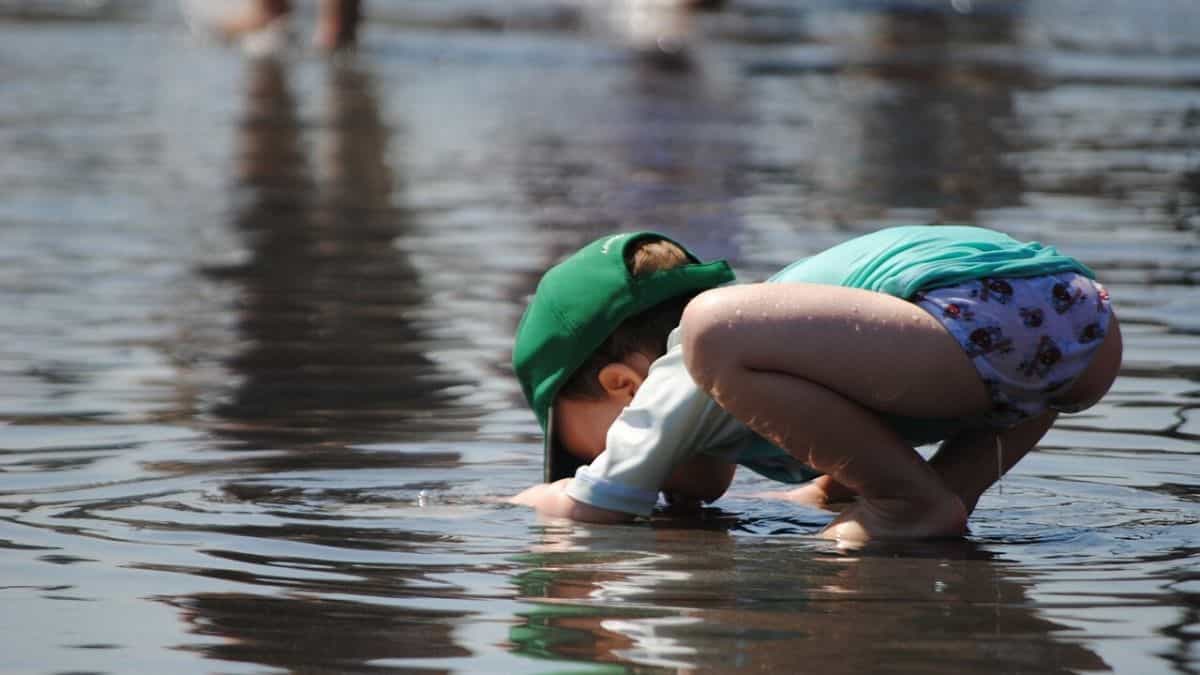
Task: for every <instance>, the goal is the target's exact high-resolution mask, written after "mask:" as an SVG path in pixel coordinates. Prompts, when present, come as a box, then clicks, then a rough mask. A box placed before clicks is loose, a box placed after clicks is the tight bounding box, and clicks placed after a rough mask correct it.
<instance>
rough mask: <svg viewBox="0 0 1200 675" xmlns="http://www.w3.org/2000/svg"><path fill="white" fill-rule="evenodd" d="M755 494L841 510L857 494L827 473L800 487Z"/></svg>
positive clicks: (819, 507) (820, 507)
mask: <svg viewBox="0 0 1200 675" xmlns="http://www.w3.org/2000/svg"><path fill="white" fill-rule="evenodd" d="M754 496H755V497H760V498H763V499H783V500H786V501H789V502H793V503H795V504H803V505H804V506H812V507H814V508H818V509H824V510H826V511H840V510H842V509H843V508H844V507H845V506H846V505H848V504H850V503H851V502H853V500H854V498H855V497H856V496H857V494H856V493H855V492H854V491H853V490H851V489H850V488H848V487H846V486H845V485H842V484H841V483H839V482H837V481H836V480H834V479H833V477H832V476H829V475H825V476H818V477H817V478H814V479H813V480H810V481H809V482H807V483H805V484H804V485H801V486H800V487H798V488H794V489H791V490H774V491H771V492H759V493H756V494H755V495H754Z"/></svg>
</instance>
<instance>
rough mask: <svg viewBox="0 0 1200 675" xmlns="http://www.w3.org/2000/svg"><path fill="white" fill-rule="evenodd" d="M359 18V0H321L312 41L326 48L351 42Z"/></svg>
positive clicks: (355, 33) (355, 32)
mask: <svg viewBox="0 0 1200 675" xmlns="http://www.w3.org/2000/svg"><path fill="white" fill-rule="evenodd" d="M361 18H362V2H361V0H321V6H320V17H319V19H318V21H317V32H316V34H315V35H314V37H313V43H314V44H315V45H316V46H318V47H320V48H322V49H327V50H334V49H339V48H341V47H345V46H347V45H351V44H353V43H354V41H355V39H357V37H358V25H359V22H360V20H361Z"/></svg>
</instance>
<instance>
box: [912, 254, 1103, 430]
mask: <svg viewBox="0 0 1200 675" xmlns="http://www.w3.org/2000/svg"><path fill="white" fill-rule="evenodd" d="M912 302H913V303H915V304H917V305H919V306H920V307H921V308H922V309H924V310H925V311H927V312H929V313H930V314H932V315H933V316H934V317H936V318H937V319H938V320H939V321H941V322H942V325H944V326H945V327H946V330H948V331H950V334H951V335H953V336H954V338H955V339H956V340H958V343H959V344H960V345H962V348H963V350H964V351H966V353H967V356H969V357H970V358H971V361H972V362H973V363H974V364H975V369H976V370H977V371H978V372H979V376H980V377H981V378H982V379H983V383H984V384H985V385H986V386H987V389H988V393H989V395H990V396H991V399H992V409H991V411H989V412H988V413H986V414H985V415H984V417H983V420H981V421H982V422H984V423H985V424H988V425H990V426H993V427H997V428H1009V427H1012V426H1014V425H1016V424H1019V423H1020V422H1022V421H1024V420H1026V419H1029V418H1031V417H1036V416H1038V415H1040V414H1042V413H1043V412H1045V411H1046V410H1047V409H1048V408H1051V407H1054V408H1055V409H1057V410H1062V411H1064V412H1071V411H1069V410H1065V409H1064V408H1062V407H1061V406H1051V405H1050V403H1049V402H1050V401H1051V400H1052V399H1054V397H1055V396H1057V395H1059V394H1062V393H1063V392H1065V391H1066V390H1067V389H1068V388H1069V387H1070V385H1071V383H1072V382H1074V381H1075V379H1076V378H1077V377H1079V375H1081V374H1082V373H1083V371H1084V370H1085V369H1086V368H1087V366H1088V364H1089V363H1091V360H1092V356H1093V355H1094V354H1095V353H1096V350H1097V349H1098V348H1099V347H1100V343H1101V342H1103V338H1104V335H1105V332H1106V331H1107V330H1108V322H1109V318H1110V317H1111V316H1112V312H1111V309H1110V307H1109V300H1108V291H1106V290H1105V289H1104V287H1103V286H1101V285H1100V284H1098V283H1096V282H1095V281H1092V280H1091V279H1088V278H1087V277H1085V276H1083V275H1081V274H1076V273H1074V272H1065V273H1060V274H1050V275H1046V276H1038V277H1022V278H1013V277H993V278H986V279H979V280H975V281H969V282H966V283H963V284H959V285H956V286H946V287H943V288H936V289H932V290H929V291H923V292H921V293H918V294H917V295H916V296H915V297H914V298H913V299H912Z"/></svg>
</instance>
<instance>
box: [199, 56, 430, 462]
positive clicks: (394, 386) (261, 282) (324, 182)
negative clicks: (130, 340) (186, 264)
mask: <svg viewBox="0 0 1200 675" xmlns="http://www.w3.org/2000/svg"><path fill="white" fill-rule="evenodd" d="M247 67H248V68H251V74H250V78H249V81H248V87H247V89H248V90H247V113H246V116H245V119H244V121H243V123H242V125H241V128H240V131H239V141H240V144H241V152H240V155H239V167H238V174H237V176H238V191H239V201H240V202H241V206H240V207H239V209H238V214H237V216H236V221H235V227H236V228H237V229H238V230H239V231H240V232H241V233H242V237H243V239H244V241H245V242H246V246H247V248H248V259H247V260H246V261H245V262H244V263H243V264H241V265H238V266H235V267H231V268H226V269H221V270H214V274H218V275H219V276H221V277H223V278H225V279H228V280H229V281H231V282H234V283H237V284H238V285H239V286H240V287H241V300H240V306H239V309H238V325H239V327H240V332H241V334H242V339H243V340H244V343H245V345H246V347H245V349H244V350H243V351H242V353H241V354H240V355H238V356H237V357H235V358H234V359H233V361H232V363H230V364H229V365H230V367H231V369H232V370H234V371H235V372H236V373H238V374H239V375H240V376H241V382H240V384H239V385H238V387H237V389H236V391H235V392H234V394H233V397H232V399H231V400H230V401H228V402H227V403H226V404H224V405H221V406H219V407H218V408H217V410H216V413H217V415H218V416H219V417H220V418H221V419H223V420H227V421H228V424H227V427H228V428H227V432H228V433H230V434H232V435H234V436H239V437H242V438H245V439H246V440H248V441H249V442H251V443H259V444H261V443H262V442H263V441H264V440H265V439H263V438H259V436H260V434H262V433H264V432H265V433H266V434H267V437H268V438H269V437H271V436H277V437H279V438H280V439H305V438H310V439H318V440H324V441H328V440H330V439H329V438H328V434H329V432H331V431H332V432H338V431H341V432H343V433H344V432H345V431H346V430H349V429H353V431H354V435H355V440H358V441H362V440H366V439H370V438H372V437H385V438H391V439H394V438H395V436H388V435H387V433H386V432H388V431H397V430H402V429H403V428H404V420H405V419H406V418H408V417H411V416H412V415H421V416H425V415H428V414H429V413H431V412H433V411H436V410H438V409H441V408H445V407H447V406H449V405H451V404H452V401H451V397H450V396H449V395H447V394H446V393H445V392H446V389H447V388H448V387H449V386H451V385H452V384H454V382H453V381H451V380H450V379H449V378H447V377H444V376H440V375H439V374H438V367H437V366H436V365H435V364H434V363H432V362H431V361H430V360H429V359H428V358H427V357H426V356H425V355H424V352H423V350H424V349H425V348H427V345H428V339H427V338H426V337H425V336H424V335H423V334H422V332H421V330H420V329H419V328H418V327H417V326H416V325H415V320H414V319H413V317H414V315H415V314H417V313H418V310H419V308H420V307H421V305H422V303H423V302H424V301H425V293H424V292H423V290H422V288H421V286H420V280H419V278H418V276H417V273H416V272H415V270H414V269H413V268H412V266H411V264H410V263H409V262H408V261H407V260H406V259H405V258H404V257H403V256H402V255H401V254H400V251H399V250H398V249H397V248H395V247H394V246H393V245H392V241H393V240H394V239H395V238H396V237H397V236H398V235H399V234H401V233H402V232H404V231H405V228H406V215H405V213H404V211H403V210H402V209H397V208H394V207H393V206H392V195H393V194H394V192H395V189H396V188H395V185H394V181H395V178H394V176H393V174H392V172H391V170H390V169H389V167H388V164H387V162H386V154H387V148H388V145H389V142H392V141H394V140H395V139H396V138H397V134H395V133H394V131H393V130H392V129H389V128H388V127H387V126H385V125H384V123H383V121H382V120H381V118H380V115H379V111H378V109H377V103H376V100H375V94H374V92H373V90H372V83H371V80H370V76H369V74H368V73H367V72H365V71H363V70H361V69H359V68H357V67H355V65H354V64H353V63H345V64H339V65H334V66H331V69H330V73H329V82H328V95H327V106H328V111H327V112H326V116H327V117H326V119H324V120H322V122H321V126H320V128H319V133H318V134H317V136H316V138H315V139H309V138H306V135H305V133H304V131H305V124H304V122H303V121H302V120H301V119H299V118H298V117H297V104H296V102H295V101H294V100H293V99H292V95H291V92H290V91H289V88H288V84H287V77H286V75H287V73H286V70H285V69H284V67H283V65H282V64H280V63H279V62H276V61H274V60H259V61H254V62H251V63H248V64H247Z"/></svg>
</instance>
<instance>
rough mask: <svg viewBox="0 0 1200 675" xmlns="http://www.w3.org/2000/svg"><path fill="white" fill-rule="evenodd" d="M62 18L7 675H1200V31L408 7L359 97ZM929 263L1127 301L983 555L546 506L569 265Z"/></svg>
mask: <svg viewBox="0 0 1200 675" xmlns="http://www.w3.org/2000/svg"><path fill="white" fill-rule="evenodd" d="M36 4H37V3H29V2H25V3H22V2H16V3H13V2H8V3H5V2H0V12H8V13H9V14H10V15H11V14H12V13H13V12H17V13H22V12H23V16H26V17H28V16H30V15H32V14H36V15H37V18H36V20H24V21H19V22H17V21H9V22H0V72H3V73H4V74H5V77H4V85H3V92H4V95H3V96H0V260H2V262H3V264H2V265H0V304H2V306H4V307H6V308H7V311H5V312H3V313H2V314H0V331H2V333H0V334H3V335H4V337H5V339H4V341H3V344H2V345H0V420H3V421H4V422H5V424H4V425H3V426H0V548H3V549H5V550H4V551H3V554H2V555H0V579H2V581H0V607H2V608H3V609H2V610H0V671H3V672H5V673H51V672H59V673H65V672H179V673H190V672H197V673H199V672H205V673H207V672H222V673H240V672H256V673H257V672H287V671H295V672H312V673H318V672H364V673H365V672H446V671H459V672H503V673H518V672H568V671H569V672H621V671H635V672H659V671H670V670H682V671H690V670H703V671H713V672H741V671H778V672H803V671H808V670H819V671H821V672H826V673H850V672H855V673H860V672H912V673H961V672H980V673H1016V672H1022V673H1029V672H1036V673H1083V672H1108V671H1114V672H1121V673H1137V674H1142V673H1195V672H1198V671H1200V647H1198V646H1197V645H1198V644H1200V643H1198V641H1197V635H1198V633H1200V628H1198V626H1197V618H1198V613H1200V573H1198V570H1200V566H1198V565H1197V560H1200V557H1198V554H1200V507H1198V506H1197V503H1198V502H1200V487H1198V485H1200V480H1198V478H1197V476H1198V475H1200V459H1198V458H1197V449H1198V447H1200V445H1198V443H1197V441H1198V440H1200V335H1198V333H1200V319H1198V317H1200V296H1197V293H1196V284H1197V282H1200V237H1198V232H1200V6H1197V5H1195V4H1194V3H1191V2H1185V1H1184V0H1175V1H1172V0H1153V1H1150V2H1132V1H1119V0H1109V1H1106V2H1082V1H1080V2H1067V1H1052V0H1046V1H1040V2H1035V1H1029V2H1023V3H1015V2H1010V3H984V2H978V1H976V2H973V3H968V2H955V3H947V4H940V3H922V2H916V3H911V2H910V3H890V2H852V3H835V2H814V3H805V4H803V5H796V4H793V3H788V2H774V1H768V0H756V1H754V2H751V1H749V0H746V1H744V2H732V3H730V5H729V6H728V7H727V8H726V9H725V10H724V11H723V12H721V13H718V14H712V15H702V16H698V17H686V16H682V17H681V16H667V17H666V19H664V21H666V22H667V23H666V24H664V25H669V26H674V27H669V28H660V29H658V32H656V33H654V34H655V35H657V34H663V32H664V31H671V35H672V36H673V37H671V38H670V39H669V40H665V41H664V44H665V45H666V46H667V47H669V48H672V49H673V48H674V47H675V46H676V45H678V44H684V45H685V47H684V51H683V52H679V53H676V54H674V55H666V56H664V55H661V54H660V55H658V56H656V57H649V56H644V55H639V54H638V52H636V51H635V50H633V49H631V48H630V47H629V46H628V45H627V44H624V43H623V38H622V36H621V34H620V32H619V31H616V30H615V29H613V27H612V26H613V24H610V23H606V19H605V17H602V16H599V15H598V14H597V12H596V11H595V7H594V6H593V7H591V8H590V9H589V8H588V7H584V8H582V9H581V8H580V7H579V6H575V5H552V4H549V3H542V2H530V1H525V2H519V3H491V2H486V1H484V0H478V1H476V2H469V1H463V0H456V1H455V2H451V3H429V2H414V3H408V4H405V5H400V4H386V6H379V5H384V4H385V3H376V6H375V8H374V9H373V18H372V23H371V24H370V25H369V27H368V31H367V33H366V35H365V39H364V44H363V45H362V48H361V49H360V50H359V51H358V53H357V54H355V55H353V56H350V57H345V58H339V59H336V60H334V61H328V60H325V59H321V58H318V57H316V56H314V55H312V54H308V53H304V52H303V51H300V52H293V53H289V54H286V55H284V57H283V58H280V59H276V60H254V59H248V58H245V57H244V56H243V55H242V54H241V53H239V52H238V50H236V49H230V48H226V47H223V46H221V45H218V44H215V43H212V42H208V41H204V40H199V39H197V38H196V36H194V35H191V34H189V33H188V32H187V31H186V30H185V28H184V22H183V21H182V19H181V17H180V16H179V15H178V13H177V12H176V9H175V7H174V6H172V5H169V4H168V3H136V2H126V3H122V2H116V3H104V2H95V3H86V2H84V3H70V2H58V3H41V8H42V9H44V10H45V11H42V12H31V11H29V8H30V7H32V6H34V5H36ZM955 8H958V10H964V11H956V9H955ZM968 9H969V10H970V11H965V10H968ZM48 19H56V20H48ZM689 22H690V25H688V24H689ZM301 25H302V22H298V23H297V28H298V29H300V28H301ZM930 220H939V221H958V222H971V223H977V224H982V225H987V226H992V227H997V228H1000V229H1003V230H1006V231H1009V232H1011V233H1013V234H1016V235H1018V236H1022V237H1029V238H1039V239H1041V240H1043V241H1047V242H1049V243H1054V244H1056V245H1058V246H1060V247H1061V248H1063V249H1065V250H1066V251H1068V252H1070V253H1073V254H1075V255H1077V256H1079V257H1081V258H1082V259H1084V260H1085V261H1087V262H1088V263H1089V264H1091V265H1092V266H1093V267H1095V269H1096V270H1097V271H1098V272H1099V274H1100V275H1101V277H1102V278H1103V279H1105V280H1106V281H1107V282H1108V285H1109V287H1110V290H1111V291H1112V295H1113V298H1114V301H1115V304H1116V307H1117V310H1118V312H1119V313H1120V314H1121V316H1122V321H1123V329H1124V331H1125V336H1126V345H1127V351H1126V362H1125V366H1124V369H1123V372H1122V377H1121V378H1120V379H1119V380H1118V382H1117V384H1116V386H1115V388H1114V390H1113V392H1112V393H1111V395H1110V396H1109V397H1108V398H1107V399H1106V400H1105V401H1104V402H1103V403H1102V404H1100V405H1098V406H1096V407H1095V408H1093V409H1092V410H1090V411H1088V412H1086V413H1084V414H1081V415H1077V416H1072V417H1070V418H1068V419H1065V420H1064V421H1063V422H1062V423H1061V424H1060V425H1059V426H1058V427H1057V428H1056V429H1055V430H1053V431H1052V432H1051V433H1050V434H1049V435H1048V436H1047V437H1046V439H1045V440H1044V442H1043V443H1042V444H1041V446H1040V450H1039V451H1038V452H1036V453H1034V454H1033V455H1031V456H1030V457H1029V458H1028V459H1027V460H1026V461H1025V462H1023V463H1022V464H1021V465H1020V466H1019V467H1018V468H1017V470H1016V471H1015V472H1013V473H1012V474H1011V475H1010V476H1008V477H1007V478H1006V479H1005V480H1004V482H1003V484H1002V486H1001V488H1000V489H994V490H993V491H992V492H989V493H988V494H987V495H986V496H985V497H984V500H983V501H982V503H981V506H980V509H979V511H978V512H977V515H976V516H975V518H974V519H973V522H972V534H971V536H970V537H968V538H967V539H966V540H965V541H961V542H946V543H914V544H906V545H891V546H875V547H871V548H868V549H866V550H864V551H859V552H846V551H838V550H836V549H835V548H833V547H832V546H831V545H829V544H827V543H825V542H822V541H819V540H817V539H815V538H813V536H812V535H813V534H814V533H815V532H816V531H817V530H819V528H820V527H821V526H822V524H823V523H824V522H825V521H826V520H827V519H828V516H827V515H825V514H822V513H819V512H815V511H806V510H800V509H796V508H791V507H786V506H783V505H780V504H776V503H769V502H762V501H757V500H755V499H752V498H751V497H750V496H749V495H750V493H752V492H754V491H756V490H758V489H761V488H763V487H766V485H765V484H764V483H762V482H760V481H759V480H758V479H755V478H753V477H751V476H749V475H742V476H740V477H739V479H738V481H737V482H736V483H735V485H734V488H733V489H732V491H731V494H730V495H729V496H727V497H726V498H724V499H722V500H721V501H719V502H718V503H717V504H716V505H715V507H714V508H711V509H709V510H707V511H706V512H705V513H704V514H703V516H702V517H701V518H687V519H684V518H678V517H674V518H673V517H668V516H665V515H664V516H660V517H657V518H655V519H654V521H653V522H652V523H651V524H650V525H640V526H627V527H587V526H575V525H569V524H561V523H544V522H538V521H537V520H536V519H535V518H534V517H533V516H532V515H531V514H530V513H529V512H528V511H526V510H525V509H522V508H516V507H511V506H508V505H505V504H502V503H500V500H499V499H498V498H500V497H503V496H506V495H510V494H512V493H514V492H516V491H517V490H518V489H520V488H521V487H524V486H526V485H528V484H531V483H532V482H534V481H535V480H537V478H538V477H539V476H540V446H539V434H538V431H537V426H536V423H535V421H534V419H533V417H532V415H531V414H529V412H528V411H527V409H526V408H525V406H524V405H523V404H522V402H521V399H520V393H519V391H518V388H517V386H516V384H515V381H514V380H513V379H512V377H511V374H510V370H509V367H508V365H507V364H508V349H509V345H510V343H509V340H510V336H511V334H512V331H513V328H514V326H515V323H516V321H517V319H518V317H519V315H520V311H521V309H522V307H523V303H524V299H525V297H526V296H527V294H528V293H530V292H531V290H532V287H533V285H534V283H535V282H536V279H537V277H538V274H539V273H540V271H541V270H543V269H544V268H545V267H546V266H547V265H548V264H550V263H552V262H553V261H554V260H556V259H557V258H558V257H559V256H561V255H562V254H563V253H565V252H567V251H569V250H571V249H573V248H574V247H576V246H578V245H580V244H582V243H584V242H585V241H588V240H590V239H591V238H593V237H595V236H598V235H599V234H601V233H604V232H607V231H609V230H612V229H616V228H622V227H647V226H649V227H654V228H657V229H661V230H663V231H666V232H669V233H671V234H673V235H676V236H678V237H680V238H682V239H684V240H686V241H688V242H692V243H694V245H695V247H696V248H697V249H698V250H699V251H700V252H701V254H702V255H705V256H718V255H720V256H726V257H728V258H730V259H731V260H732V261H733V262H734V263H735V266H736V267H737V268H738V269H739V271H740V272H741V275H742V277H743V278H745V279H761V278H763V277H765V276H767V275H768V274H770V273H771V272H772V271H774V270H775V269H777V268H778V267H779V266H781V265H783V264H785V263H786V262H788V261H790V260H791V259H793V258H795V257H798V256H801V255H805V254H808V253H811V252H813V251H816V250H819V249H821V248H824V247H826V246H828V245H830V244H833V243H836V242H839V241H842V240H844V239H846V238H849V237H851V236H853V235H855V234H857V233H861V232H866V231H870V230H873V229H876V228H879V227H881V226H884V225H887V224H892V223H901V222H921V221H930Z"/></svg>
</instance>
